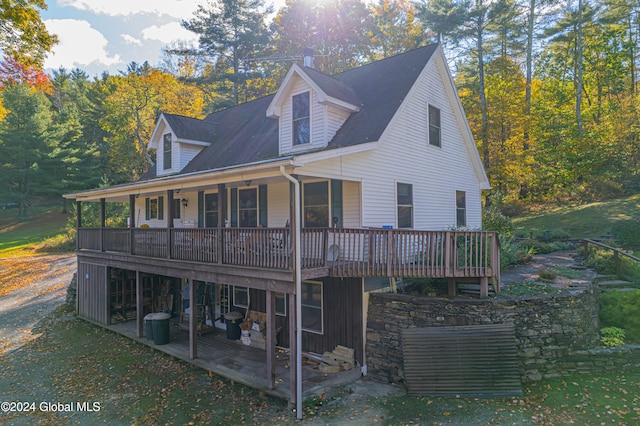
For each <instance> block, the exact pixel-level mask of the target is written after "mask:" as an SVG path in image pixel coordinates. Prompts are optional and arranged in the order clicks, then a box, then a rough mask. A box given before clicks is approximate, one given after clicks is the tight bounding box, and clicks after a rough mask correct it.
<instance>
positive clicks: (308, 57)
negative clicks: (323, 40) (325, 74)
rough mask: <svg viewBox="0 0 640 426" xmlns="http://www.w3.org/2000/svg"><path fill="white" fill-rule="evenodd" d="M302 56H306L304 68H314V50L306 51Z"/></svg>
mask: <svg viewBox="0 0 640 426" xmlns="http://www.w3.org/2000/svg"><path fill="white" fill-rule="evenodd" d="M302 55H303V56H304V66H305V67H309V68H313V49H308V48H307V49H304V50H303V51H302Z"/></svg>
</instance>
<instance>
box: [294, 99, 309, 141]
mask: <svg viewBox="0 0 640 426" xmlns="http://www.w3.org/2000/svg"><path fill="white" fill-rule="evenodd" d="M309 100H310V96H309V92H304V93H300V94H299V95H295V96H293V99H292V101H291V103H292V113H291V115H292V117H293V121H292V125H293V145H294V146H295V145H304V144H307V143H309V142H311V108H310V103H309Z"/></svg>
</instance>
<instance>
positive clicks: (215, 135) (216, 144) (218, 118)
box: [165, 44, 437, 173]
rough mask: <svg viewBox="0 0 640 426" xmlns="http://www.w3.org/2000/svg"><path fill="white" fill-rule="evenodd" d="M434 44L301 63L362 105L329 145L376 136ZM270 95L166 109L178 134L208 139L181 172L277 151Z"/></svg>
mask: <svg viewBox="0 0 640 426" xmlns="http://www.w3.org/2000/svg"><path fill="white" fill-rule="evenodd" d="M436 48H437V45H436V44H432V45H429V46H425V47H422V48H418V49H415V50H412V51H409V52H406V53H403V54H400V55H396V56H392V57H390V58H386V59H382V60H380V61H376V62H372V63H370V64H367V65H364V66H361V67H358V68H354V69H352V70H349V71H345V72H342V73H339V74H335V75H333V76H328V75H326V74H322V73H320V72H319V71H316V70H313V69H310V68H306V67H305V68H303V70H304V72H305V73H306V74H307V75H308V76H309V78H311V79H312V80H313V81H314V82H316V84H318V86H319V87H320V88H321V89H322V90H323V91H325V93H327V95H329V96H331V97H334V98H336V99H340V100H342V101H345V102H349V103H351V104H354V105H359V106H360V107H361V109H360V111H359V112H357V113H353V114H351V116H350V117H349V118H348V119H347V121H346V122H345V123H344V124H343V126H342V127H341V128H340V129H339V130H338V132H337V133H336V134H335V136H334V137H333V139H332V140H331V141H330V142H329V145H328V147H327V149H335V148H343V147H348V146H354V145H358V144H362V143H367V142H373V141H377V140H378V139H379V138H380V136H381V135H382V132H383V131H384V130H385V129H386V127H387V125H388V124H389V122H390V121H391V118H392V117H393V116H394V114H395V113H396V111H397V109H398V107H399V106H400V105H401V103H402V102H403V101H404V98H405V97H406V95H407V93H408V92H409V90H410V89H411V87H412V86H413V84H414V83H415V82H416V79H417V78H418V76H419V75H420V73H421V72H422V70H423V69H424V67H425V65H426V64H427V62H428V61H429V59H430V58H431V56H432V55H433V53H434V52H435V50H436ZM273 96H274V95H270V96H266V97H263V98H260V99H256V100H254V101H251V102H247V103H244V104H240V105H237V106H234V107H231V108H228V109H225V110H222V111H218V112H215V113H213V114H210V115H209V116H207V117H206V118H205V119H204V120H197V119H189V118H186V117H180V116H176V115H172V114H165V116H166V117H167V119H168V121H169V123H170V125H171V128H172V129H173V130H174V131H175V132H176V133H177V134H179V135H180V136H179V137H181V138H182V137H184V138H186V139H192V140H202V141H206V142H210V143H211V145H209V146H208V147H206V148H205V149H203V150H202V151H201V152H200V153H199V154H198V155H197V156H196V157H195V158H194V159H193V160H191V162H190V163H189V164H187V166H186V167H185V168H184V169H183V170H182V172H181V173H189V172H196V171H203V170H213V169H219V168H223V167H229V166H235V165H242V164H247V163H253V162H258V161H263V160H268V159H273V158H276V157H278V155H279V154H278V134H279V132H278V120H276V119H272V118H267V116H266V110H267V108H268V107H269V104H270V103H271V101H272V99H273ZM174 125H175V126H176V127H175V128H174ZM182 135H184V136H182Z"/></svg>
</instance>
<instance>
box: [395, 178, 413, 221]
mask: <svg viewBox="0 0 640 426" xmlns="http://www.w3.org/2000/svg"><path fill="white" fill-rule="evenodd" d="M396 197H397V204H398V228H413V185H411V184H410V183H400V182H398V185H397V195H396Z"/></svg>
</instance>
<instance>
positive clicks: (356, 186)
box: [342, 181, 362, 228]
mask: <svg viewBox="0 0 640 426" xmlns="http://www.w3.org/2000/svg"><path fill="white" fill-rule="evenodd" d="M361 200H362V193H361V192H360V182H350V181H343V182H342V217H343V226H344V227H345V228H360V227H361V226H362V215H361V205H362V203H361Z"/></svg>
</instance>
